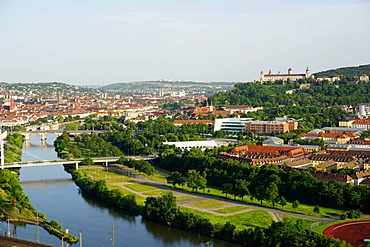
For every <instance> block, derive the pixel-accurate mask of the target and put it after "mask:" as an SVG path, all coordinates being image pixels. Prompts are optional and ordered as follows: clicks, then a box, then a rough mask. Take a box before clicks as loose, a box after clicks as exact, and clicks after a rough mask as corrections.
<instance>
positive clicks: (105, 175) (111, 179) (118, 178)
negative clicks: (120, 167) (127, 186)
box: [81, 167, 133, 183]
mask: <svg viewBox="0 0 370 247" xmlns="http://www.w3.org/2000/svg"><path fill="white" fill-rule="evenodd" d="M81 170H83V171H85V172H86V174H87V175H89V176H90V177H93V178H95V179H99V180H100V179H101V180H107V182H108V183H120V182H121V183H122V182H129V181H132V180H133V179H132V178H131V177H127V176H124V175H123V174H122V173H119V172H117V171H115V170H110V169H108V172H107V170H106V169H104V168H103V169H102V168H101V167H96V168H93V167H89V168H87V169H86V168H85V167H81Z"/></svg>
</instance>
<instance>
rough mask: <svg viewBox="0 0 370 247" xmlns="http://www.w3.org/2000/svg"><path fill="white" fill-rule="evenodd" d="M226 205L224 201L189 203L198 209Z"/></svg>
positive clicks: (210, 200)
mask: <svg viewBox="0 0 370 247" xmlns="http://www.w3.org/2000/svg"><path fill="white" fill-rule="evenodd" d="M225 204H226V202H222V201H218V200H212V199H209V200H200V201H195V202H190V203H188V205H191V206H196V207H199V208H217V207H220V206H223V205H225Z"/></svg>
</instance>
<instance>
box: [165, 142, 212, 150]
mask: <svg viewBox="0 0 370 247" xmlns="http://www.w3.org/2000/svg"><path fill="white" fill-rule="evenodd" d="M163 144H164V145H175V147H177V148H180V149H181V150H190V149H192V148H200V149H201V150H202V151H204V150H205V149H206V148H215V147H218V145H217V143H216V142H215V141H214V140H211V141H185V142H163Z"/></svg>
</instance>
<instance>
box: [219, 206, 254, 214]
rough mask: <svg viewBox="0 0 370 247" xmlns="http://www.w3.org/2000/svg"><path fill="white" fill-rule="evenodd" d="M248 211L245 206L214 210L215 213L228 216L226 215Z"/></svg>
mask: <svg viewBox="0 0 370 247" xmlns="http://www.w3.org/2000/svg"><path fill="white" fill-rule="evenodd" d="M246 209H249V208H248V207H246V206H234V207H228V208H222V209H218V210H215V212H217V213H220V214H228V213H234V212H238V211H242V210H246Z"/></svg>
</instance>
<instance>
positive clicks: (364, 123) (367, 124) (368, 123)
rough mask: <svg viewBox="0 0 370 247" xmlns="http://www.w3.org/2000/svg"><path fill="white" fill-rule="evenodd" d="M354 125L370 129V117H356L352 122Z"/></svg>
mask: <svg viewBox="0 0 370 247" xmlns="http://www.w3.org/2000/svg"><path fill="white" fill-rule="evenodd" d="M352 127H354V128H359V129H363V130H370V119H356V120H355V121H353V123H352Z"/></svg>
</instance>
